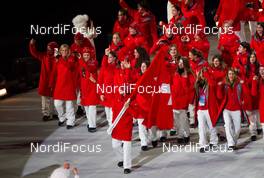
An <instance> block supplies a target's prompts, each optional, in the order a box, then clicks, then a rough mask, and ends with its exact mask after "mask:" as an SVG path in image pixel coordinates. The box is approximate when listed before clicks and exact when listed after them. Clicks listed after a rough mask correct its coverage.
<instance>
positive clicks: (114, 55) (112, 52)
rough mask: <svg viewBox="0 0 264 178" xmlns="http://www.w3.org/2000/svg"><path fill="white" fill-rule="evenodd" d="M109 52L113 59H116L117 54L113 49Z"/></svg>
mask: <svg viewBox="0 0 264 178" xmlns="http://www.w3.org/2000/svg"><path fill="white" fill-rule="evenodd" d="M109 54H111V55H112V56H113V57H114V58H115V59H117V54H116V52H114V51H110V52H109Z"/></svg>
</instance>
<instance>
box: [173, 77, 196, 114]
mask: <svg viewBox="0 0 264 178" xmlns="http://www.w3.org/2000/svg"><path fill="white" fill-rule="evenodd" d="M194 83H195V77H194V76H193V74H188V76H187V77H186V78H185V77H182V76H181V75H180V74H178V73H175V75H174V77H173V84H172V106H173V109H175V110H182V109H183V110H187V109H188V106H189V104H190V103H192V101H193V96H194Z"/></svg>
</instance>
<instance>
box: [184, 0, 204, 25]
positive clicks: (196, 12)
mask: <svg viewBox="0 0 264 178" xmlns="http://www.w3.org/2000/svg"><path fill="white" fill-rule="evenodd" d="M181 9H182V13H183V15H184V17H185V18H186V23H187V24H190V25H192V24H194V25H201V27H205V26H206V22H205V17H204V0H188V1H185V2H184V3H182V6H181Z"/></svg>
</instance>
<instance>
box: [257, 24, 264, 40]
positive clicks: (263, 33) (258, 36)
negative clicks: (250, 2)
mask: <svg viewBox="0 0 264 178" xmlns="http://www.w3.org/2000/svg"><path fill="white" fill-rule="evenodd" d="M257 25H260V26H261V27H262V28H263V30H264V22H258V23H257ZM255 36H256V38H258V39H260V38H261V37H260V35H259V34H258V32H257V31H256V33H255ZM263 36H264V31H263V32H262V37H263Z"/></svg>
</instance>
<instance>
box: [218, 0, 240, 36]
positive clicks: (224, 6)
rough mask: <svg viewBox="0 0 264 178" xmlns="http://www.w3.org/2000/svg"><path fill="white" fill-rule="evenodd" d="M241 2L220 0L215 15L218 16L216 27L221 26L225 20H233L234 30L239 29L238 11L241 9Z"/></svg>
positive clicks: (237, 0) (238, 0)
mask: <svg viewBox="0 0 264 178" xmlns="http://www.w3.org/2000/svg"><path fill="white" fill-rule="evenodd" d="M241 6H242V4H241V2H240V0H232V1H230V0H220V4H219V6H218V9H217V12H216V15H217V16H218V17H219V19H218V22H219V24H218V27H222V26H223V23H224V22H225V21H229V20H233V27H234V29H233V30H234V31H239V30H240V23H239V20H240V17H239V13H240V10H241Z"/></svg>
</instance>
